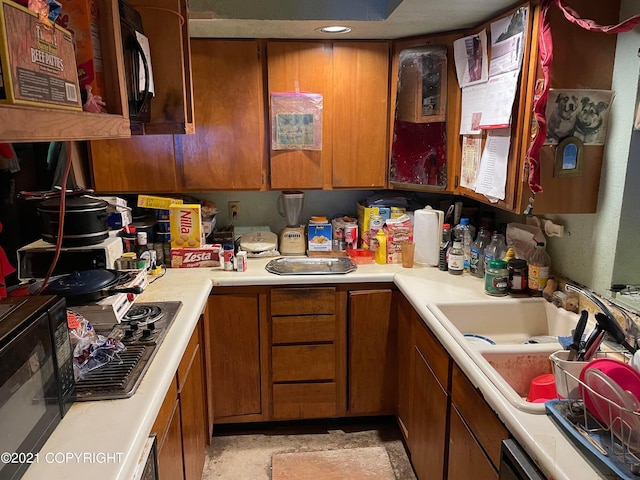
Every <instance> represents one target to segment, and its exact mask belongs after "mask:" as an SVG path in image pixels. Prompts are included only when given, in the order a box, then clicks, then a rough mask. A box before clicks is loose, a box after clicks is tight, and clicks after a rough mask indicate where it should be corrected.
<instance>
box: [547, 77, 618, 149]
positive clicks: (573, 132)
mask: <svg viewBox="0 0 640 480" xmlns="http://www.w3.org/2000/svg"><path fill="white" fill-rule="evenodd" d="M612 100H613V92H611V91H608V90H556V89H550V90H549V98H548V100H547V111H546V116H547V138H546V140H545V144H551V145H556V144H558V143H560V141H562V140H563V139H564V138H567V137H571V136H575V137H578V138H579V139H580V140H582V142H583V143H584V144H585V145H603V144H604V140H605V137H606V133H607V121H608V118H609V109H610V108H609V107H610V106H611V101H612Z"/></svg>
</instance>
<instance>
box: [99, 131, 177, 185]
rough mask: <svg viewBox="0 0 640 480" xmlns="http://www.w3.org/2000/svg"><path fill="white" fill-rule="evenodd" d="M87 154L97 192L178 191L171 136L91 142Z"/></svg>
mask: <svg viewBox="0 0 640 480" xmlns="http://www.w3.org/2000/svg"><path fill="white" fill-rule="evenodd" d="M90 152H91V165H92V171H93V186H94V188H95V189H96V190H97V191H98V192H124V193H140V192H146V193H162V192H175V191H178V180H177V178H178V177H177V173H176V165H175V160H174V156H173V136H172V135H152V136H136V137H132V138H127V139H122V140H97V141H92V142H90Z"/></svg>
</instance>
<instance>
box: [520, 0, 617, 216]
mask: <svg viewBox="0 0 640 480" xmlns="http://www.w3.org/2000/svg"><path fill="white" fill-rule="evenodd" d="M571 6H572V8H574V9H575V10H576V11H578V12H579V13H580V16H581V17H582V18H592V19H594V20H595V21H596V22H598V23H599V24H601V25H614V24H617V23H618V22H619V21H620V18H619V15H620V1H619V0H613V1H610V2H592V1H588V0H577V1H575V2H572V5H571ZM548 18H549V24H550V26H551V36H552V38H553V65H552V68H551V88H554V89H588V90H611V86H612V85H611V82H612V77H613V64H614V57H615V51H616V41H617V35H608V34H605V33H597V32H590V31H587V30H585V29H583V28H581V27H579V26H577V25H574V24H573V23H570V22H569V21H568V20H567V19H566V18H565V17H564V16H563V14H562V12H561V11H560V10H559V9H558V8H550V9H549V17H548ZM534 25H536V26H537V23H535V24H534ZM525 61H526V57H525ZM530 63H531V65H533V66H535V65H537V68H534V67H532V68H531V74H530V78H529V86H528V87H529V92H530V93H529V95H528V97H527V103H526V105H525V111H527V112H530V111H531V110H532V108H533V107H532V104H533V92H534V88H535V82H536V80H537V79H538V78H542V69H541V67H540V65H539V63H538V49H537V43H534V44H533V47H532V49H531V59H530ZM585 65H593V66H595V65H597V68H595V67H594V68H584V66H585ZM554 98H555V97H554V96H553V95H549V101H550V102H553V101H554ZM618 100H619V99H618ZM618 100H616V102H617V101H618ZM579 101H580V100H579ZM614 105H615V104H614ZM578 107H579V108H582V105H581V104H579V105H578ZM523 124H524V125H525V126H527V127H528V126H529V125H531V121H530V120H529V119H528V117H524V118H523ZM527 136H530V129H527ZM527 136H525V139H527ZM527 147H528V141H527V142H524V144H523V145H522V150H521V151H520V157H521V158H524V155H525V153H526V150H527ZM557 150H558V148H557V146H551V145H547V146H544V147H543V148H542V151H541V155H540V184H541V185H542V188H543V192H541V193H537V194H536V196H535V202H534V206H533V213H534V214H543V213H557V214H570V213H595V211H596V209H597V202H598V190H599V187H600V172H601V170H602V160H603V154H604V145H585V146H584V153H583V170H582V174H581V175H579V176H555V175H554V167H555V163H556V157H555V156H556V151H557ZM523 168H524V166H523ZM517 180H518V189H517V191H516V194H517V198H516V200H517V203H516V211H518V212H522V211H523V210H524V209H525V207H526V206H527V204H528V202H529V197H530V196H531V192H530V190H529V185H528V181H527V179H526V178H524V179H523V178H522V177H521V176H519V177H518V178H517Z"/></svg>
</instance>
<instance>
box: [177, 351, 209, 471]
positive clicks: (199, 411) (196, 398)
mask: <svg viewBox="0 0 640 480" xmlns="http://www.w3.org/2000/svg"><path fill="white" fill-rule="evenodd" d="M191 360H192V361H191V366H190V368H189V370H188V373H187V376H186V377H185V380H184V384H183V386H182V391H181V392H180V412H181V415H182V448H183V453H184V478H185V480H200V479H201V478H202V470H203V468H204V461H205V438H204V434H203V430H204V429H205V428H206V427H205V425H206V420H205V416H204V412H205V409H204V376H203V371H202V351H201V349H200V346H199V345H198V347H197V348H196V352H195V354H194V355H193V358H192V359H191Z"/></svg>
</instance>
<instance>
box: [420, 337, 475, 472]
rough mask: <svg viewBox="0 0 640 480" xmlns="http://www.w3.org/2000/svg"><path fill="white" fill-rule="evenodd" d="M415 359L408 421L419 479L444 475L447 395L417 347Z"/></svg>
mask: <svg viewBox="0 0 640 480" xmlns="http://www.w3.org/2000/svg"><path fill="white" fill-rule="evenodd" d="M413 362H414V363H413V395H412V404H411V416H410V424H409V450H410V452H411V463H412V464H413V467H414V469H415V471H416V475H417V476H418V480H431V479H438V478H443V475H444V467H445V458H446V457H445V451H446V449H445V444H446V433H447V403H448V395H447V393H446V392H445V391H444V390H443V389H442V387H441V386H440V383H439V382H438V380H437V379H436V377H435V375H434V373H433V372H432V370H431V368H430V367H429V364H428V363H427V361H426V360H425V359H424V357H423V356H422V354H421V353H420V350H419V349H418V348H416V349H415V350H414V352H413ZM478 478H480V477H478Z"/></svg>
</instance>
